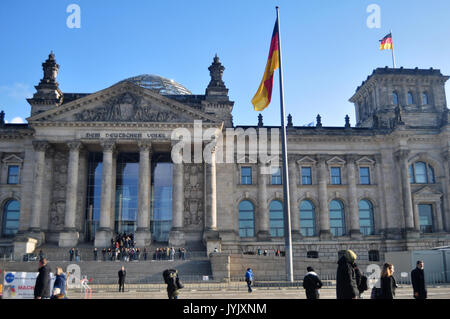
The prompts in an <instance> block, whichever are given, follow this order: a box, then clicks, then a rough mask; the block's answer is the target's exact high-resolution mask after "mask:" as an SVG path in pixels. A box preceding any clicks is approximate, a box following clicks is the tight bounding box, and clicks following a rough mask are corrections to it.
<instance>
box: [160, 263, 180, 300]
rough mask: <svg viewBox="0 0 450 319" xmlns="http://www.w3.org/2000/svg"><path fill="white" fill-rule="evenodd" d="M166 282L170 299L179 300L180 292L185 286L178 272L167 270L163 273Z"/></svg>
mask: <svg viewBox="0 0 450 319" xmlns="http://www.w3.org/2000/svg"><path fill="white" fill-rule="evenodd" d="M163 278H164V282H165V283H166V284H167V296H168V297H169V299H178V294H179V293H178V290H179V289H182V288H183V287H184V286H183V284H182V283H181V281H180V278H179V277H178V270H176V269H166V270H164V272H163Z"/></svg>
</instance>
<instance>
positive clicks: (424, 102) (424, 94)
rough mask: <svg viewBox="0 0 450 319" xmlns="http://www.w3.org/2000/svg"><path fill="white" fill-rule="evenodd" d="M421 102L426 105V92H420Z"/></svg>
mask: <svg viewBox="0 0 450 319" xmlns="http://www.w3.org/2000/svg"><path fill="white" fill-rule="evenodd" d="M422 104H423V105H428V94H427V93H426V92H423V93H422Z"/></svg>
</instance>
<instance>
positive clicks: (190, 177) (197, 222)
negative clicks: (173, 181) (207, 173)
mask: <svg viewBox="0 0 450 319" xmlns="http://www.w3.org/2000/svg"><path fill="white" fill-rule="evenodd" d="M184 194H185V200H184V225H185V226H186V227H190V228H195V229H202V228H203V216H204V205H203V166H202V165H201V164H200V165H199V164H184Z"/></svg>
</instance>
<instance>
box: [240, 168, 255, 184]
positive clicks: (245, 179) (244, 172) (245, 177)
mask: <svg viewBox="0 0 450 319" xmlns="http://www.w3.org/2000/svg"><path fill="white" fill-rule="evenodd" d="M241 184H242V185H251V184H252V168H251V167H241Z"/></svg>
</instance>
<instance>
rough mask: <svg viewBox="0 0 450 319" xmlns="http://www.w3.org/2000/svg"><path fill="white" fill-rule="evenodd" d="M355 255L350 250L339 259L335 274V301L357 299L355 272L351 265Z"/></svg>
mask: <svg viewBox="0 0 450 319" xmlns="http://www.w3.org/2000/svg"><path fill="white" fill-rule="evenodd" d="M355 260H356V254H355V253H354V252H353V251H352V250H350V249H349V250H346V251H345V254H344V256H342V257H341V258H339V261H338V268H337V273H336V297H337V299H357V298H358V295H359V291H358V285H357V282H356V272H355V269H354V267H353V264H354V263H355Z"/></svg>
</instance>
